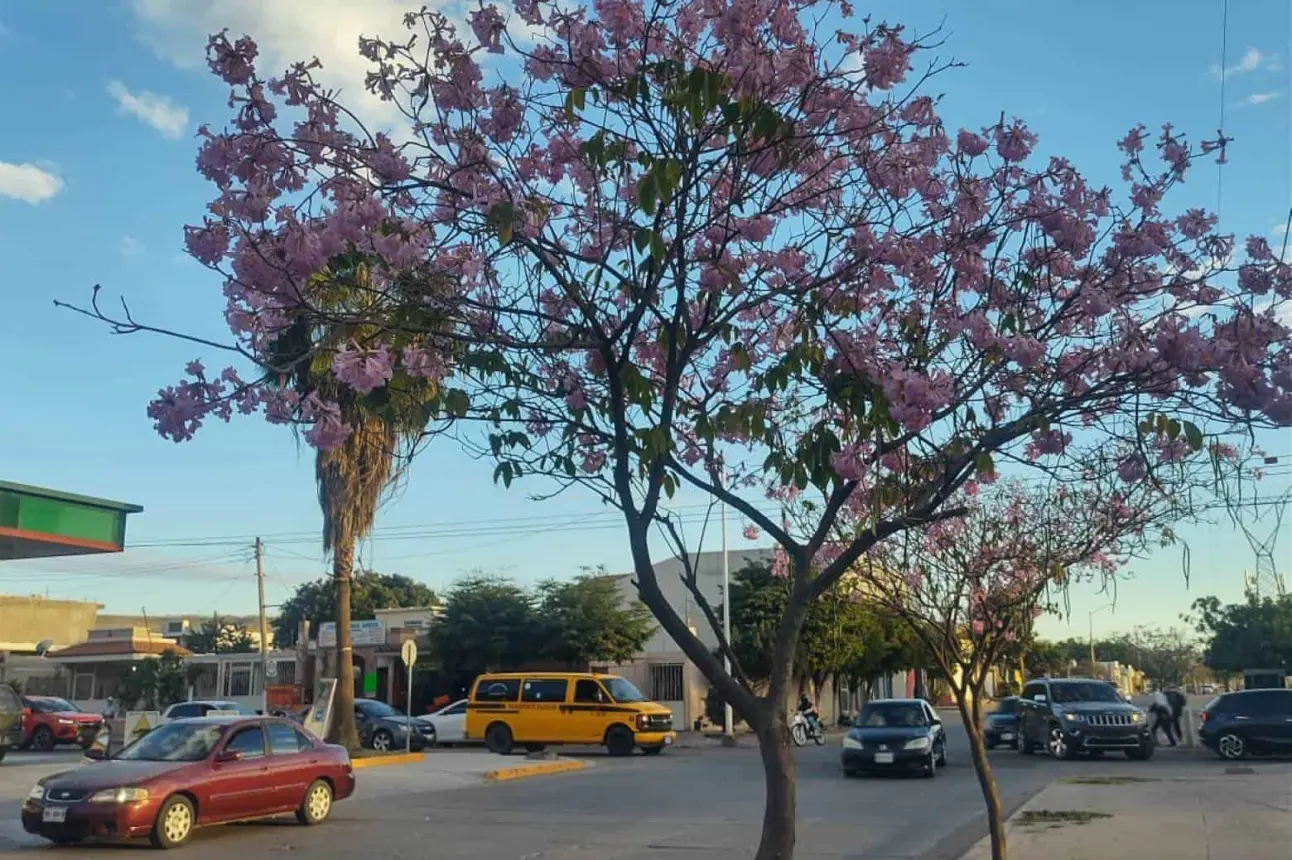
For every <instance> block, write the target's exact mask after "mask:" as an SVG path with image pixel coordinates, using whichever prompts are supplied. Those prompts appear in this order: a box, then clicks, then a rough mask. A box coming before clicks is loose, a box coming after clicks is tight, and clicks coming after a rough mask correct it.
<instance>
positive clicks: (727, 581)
mask: <svg viewBox="0 0 1292 860" xmlns="http://www.w3.org/2000/svg"><path fill="white" fill-rule="evenodd" d="M726 472H727V470H726V467H725V466H724V467H723V470H722V486H723V489H726V485H727V474H726ZM722 638H723V639H724V640H726V643H727V647H726V649H725V650H724V651H723V653H722V666H723V668H724V669H725V670H726V671H727V674H728V675H730V674H731V656H730V655H731V565H730V563H729V560H728V558H727V502H726V500H723V502H722ZM723 698H724V699H725V698H726V697H725V696H724V697H723ZM733 722H734V720H733V714H732V712H731V702H724V703H723V707H722V737H723V738H724V739H725V740H726V741H727V742H731V741H732V740H734V738H735V728H734V727H733V725H732V724H733Z"/></svg>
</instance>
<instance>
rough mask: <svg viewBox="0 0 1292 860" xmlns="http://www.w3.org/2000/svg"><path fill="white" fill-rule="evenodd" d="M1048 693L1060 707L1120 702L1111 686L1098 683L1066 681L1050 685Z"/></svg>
mask: <svg viewBox="0 0 1292 860" xmlns="http://www.w3.org/2000/svg"><path fill="white" fill-rule="evenodd" d="M1050 693H1051V695H1052V696H1053V698H1054V701H1055V702H1057V703H1059V704H1061V705H1068V704H1073V703H1075V702H1120V701H1122V697H1121V695H1120V694H1119V693H1118V692H1117V690H1116V688H1114V687H1113V686H1112V685H1111V684H1104V683H1102V682H1100V681H1086V682H1073V681H1067V682H1064V683H1062V684H1051V685H1050Z"/></svg>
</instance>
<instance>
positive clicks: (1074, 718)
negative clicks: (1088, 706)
mask: <svg viewBox="0 0 1292 860" xmlns="http://www.w3.org/2000/svg"><path fill="white" fill-rule="evenodd" d="M1063 719H1065V720H1067V721H1068V722H1070V723H1084V722H1085V721H1086V715H1085V714H1064V715H1063Z"/></svg>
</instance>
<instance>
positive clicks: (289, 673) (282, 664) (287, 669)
mask: <svg viewBox="0 0 1292 860" xmlns="http://www.w3.org/2000/svg"><path fill="white" fill-rule="evenodd" d="M274 669H275V670H276V671H277V672H278V677H276V678H275V679H274V683H275V684H295V683H296V661H295V660H279V661H278V664H277V665H276V666H274Z"/></svg>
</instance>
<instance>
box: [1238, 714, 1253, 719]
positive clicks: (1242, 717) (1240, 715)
mask: <svg viewBox="0 0 1292 860" xmlns="http://www.w3.org/2000/svg"><path fill="white" fill-rule="evenodd" d="M1234 719H1236V720H1250V719H1251V717H1244V716H1243V715H1242V714H1235V715H1234Z"/></svg>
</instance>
